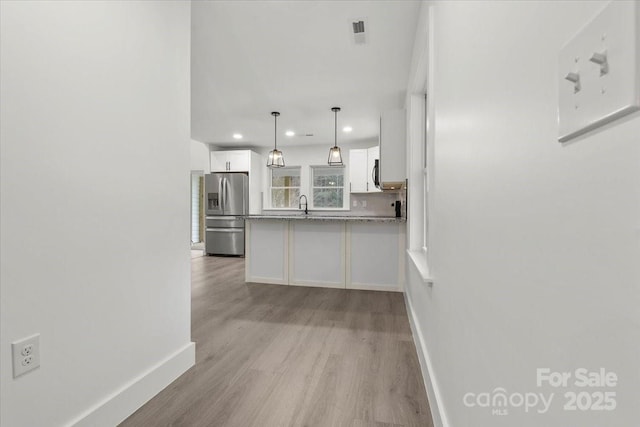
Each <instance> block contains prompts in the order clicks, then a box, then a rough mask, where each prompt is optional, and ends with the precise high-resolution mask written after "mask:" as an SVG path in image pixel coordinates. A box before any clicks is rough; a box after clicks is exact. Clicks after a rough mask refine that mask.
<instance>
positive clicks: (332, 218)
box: [246, 214, 407, 223]
mask: <svg viewBox="0 0 640 427" xmlns="http://www.w3.org/2000/svg"><path fill="white" fill-rule="evenodd" d="M246 219H250V220H263V219H280V220H300V221H360V222H387V223H388V222H391V223H405V222H407V219H406V218H396V217H392V216H351V215H318V214H315V215H314V214H309V215H305V214H292V215H247V216H246Z"/></svg>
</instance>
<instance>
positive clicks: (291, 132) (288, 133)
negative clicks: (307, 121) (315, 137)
mask: <svg viewBox="0 0 640 427" xmlns="http://www.w3.org/2000/svg"><path fill="white" fill-rule="evenodd" d="M284 134H285V135H287V136H293V135H295V134H296V133H295V132H294V131H292V130H288V131H286V132H285V133H284Z"/></svg>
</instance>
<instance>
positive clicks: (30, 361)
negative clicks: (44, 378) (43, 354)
mask: <svg viewBox="0 0 640 427" xmlns="http://www.w3.org/2000/svg"><path fill="white" fill-rule="evenodd" d="M11 352H12V354H13V378H17V377H19V376H20V375H22V374H26V373H27V372H29V371H31V370H33V369H36V368H37V367H38V366H40V334H35V335H31V336H30V337H27V338H23V339H21V340H19V341H15V342H12V343H11Z"/></svg>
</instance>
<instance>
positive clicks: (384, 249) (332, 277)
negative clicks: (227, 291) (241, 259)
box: [245, 219, 405, 291]
mask: <svg viewBox="0 0 640 427" xmlns="http://www.w3.org/2000/svg"><path fill="white" fill-rule="evenodd" d="M404 230H405V224H404V223H395V222H390V223H384V222H357V221H313V220H308V221H307V220H271V219H268V220H265V219H259V220H251V219H249V220H247V234H246V236H247V241H246V247H247V251H246V254H247V255H246V257H247V259H246V271H245V280H246V281H247V282H256V283H275V284H283V285H296V286H318V287H327V288H347V289H370V290H380V291H402V288H403V286H402V283H403V282H404V279H403V274H402V272H403V269H402V268H401V266H402V265H404V264H403V263H404V245H405V231H404Z"/></svg>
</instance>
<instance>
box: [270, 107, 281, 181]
mask: <svg viewBox="0 0 640 427" xmlns="http://www.w3.org/2000/svg"><path fill="white" fill-rule="evenodd" d="M271 115H272V116H273V129H274V132H273V150H272V151H269V159H268V160H267V167H268V168H283V167H284V157H282V151H280V150H278V116H279V115H280V113H278V112H277V111H274V112H272V113H271Z"/></svg>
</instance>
